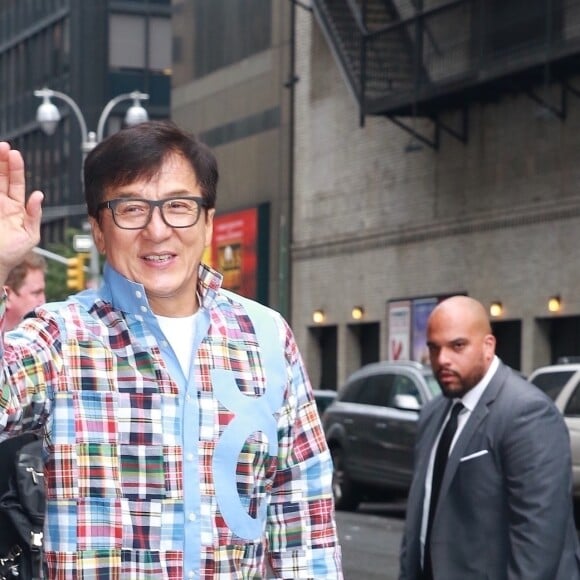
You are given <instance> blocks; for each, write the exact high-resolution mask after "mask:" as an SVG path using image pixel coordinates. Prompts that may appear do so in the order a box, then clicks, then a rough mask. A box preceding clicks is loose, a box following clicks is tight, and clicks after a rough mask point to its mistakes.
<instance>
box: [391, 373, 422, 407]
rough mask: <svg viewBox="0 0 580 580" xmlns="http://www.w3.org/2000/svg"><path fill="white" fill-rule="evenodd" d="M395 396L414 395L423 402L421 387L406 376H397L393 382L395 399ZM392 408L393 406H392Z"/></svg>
mask: <svg viewBox="0 0 580 580" xmlns="http://www.w3.org/2000/svg"><path fill="white" fill-rule="evenodd" d="M395 395H413V397H415V398H416V399H417V400H418V401H421V397H420V394H419V387H417V385H416V384H415V381H414V380H413V379H411V378H410V377H408V376H406V375H397V376H395V378H394V380H393V398H394V397H395ZM390 406H393V405H392V404H390Z"/></svg>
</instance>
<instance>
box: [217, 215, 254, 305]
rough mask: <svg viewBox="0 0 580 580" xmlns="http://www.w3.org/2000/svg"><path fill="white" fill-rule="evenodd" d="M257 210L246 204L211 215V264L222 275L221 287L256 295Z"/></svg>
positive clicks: (245, 294) (248, 295) (244, 294)
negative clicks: (244, 206)
mask: <svg viewBox="0 0 580 580" xmlns="http://www.w3.org/2000/svg"><path fill="white" fill-rule="evenodd" d="M257 241H258V210H257V208H250V209H246V210H242V211H236V212H232V213H227V214H222V215H219V216H215V217H214V224H213V240H212V244H211V262H212V266H213V267H214V268H215V269H216V270H218V271H219V272H221V273H222V274H223V277H224V281H223V287H224V288H227V289H228V290H232V291H234V292H237V293H238V294H241V295H242V296H245V297H247V298H253V299H255V298H256V290H257V289H256V285H257V273H258V272H257V268H258V250H257Z"/></svg>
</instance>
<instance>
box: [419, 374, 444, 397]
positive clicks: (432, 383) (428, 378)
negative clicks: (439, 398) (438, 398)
mask: <svg viewBox="0 0 580 580" xmlns="http://www.w3.org/2000/svg"><path fill="white" fill-rule="evenodd" d="M423 377H424V379H425V382H426V383H427V386H428V387H429V390H430V391H431V394H433V395H438V394H439V393H440V392H441V387H440V386H439V383H438V382H437V379H436V378H435V376H434V375H433V373H425V374H424V375H423Z"/></svg>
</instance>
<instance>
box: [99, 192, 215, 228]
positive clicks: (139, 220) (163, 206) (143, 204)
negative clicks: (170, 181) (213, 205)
mask: <svg viewBox="0 0 580 580" xmlns="http://www.w3.org/2000/svg"><path fill="white" fill-rule="evenodd" d="M206 204H207V202H206V201H205V199H204V198H203V197H194V196H188V197H168V198H166V199H159V200H157V201H153V200H150V199H136V198H127V199H110V200H109V201H104V202H103V203H100V204H99V205H98V206H97V209H98V210H101V209H105V208H107V209H110V210H111V213H112V214H113V221H114V222H115V225H116V226H117V227H119V228H121V229H123V230H141V229H143V228H145V227H147V224H149V222H150V221H151V216H152V215H153V210H154V209H155V208H156V207H158V208H159V211H160V213H161V218H162V219H163V221H164V222H165V223H166V224H167V225H168V226H169V227H171V228H190V227H192V226H194V225H195V224H196V223H197V221H198V220H199V216H200V215H201V208H202V207H205V206H206Z"/></svg>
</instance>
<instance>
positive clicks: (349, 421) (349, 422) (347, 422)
mask: <svg viewBox="0 0 580 580" xmlns="http://www.w3.org/2000/svg"><path fill="white" fill-rule="evenodd" d="M343 422H344V424H345V425H352V424H353V423H354V421H353V420H352V419H349V418H348V417H346V418H345V419H344V421H343Z"/></svg>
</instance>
